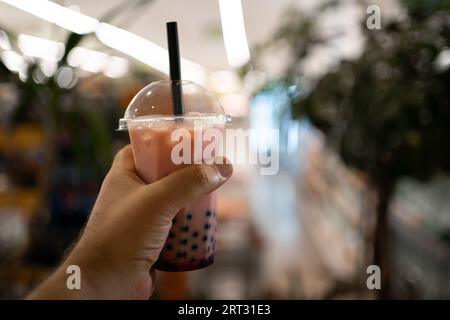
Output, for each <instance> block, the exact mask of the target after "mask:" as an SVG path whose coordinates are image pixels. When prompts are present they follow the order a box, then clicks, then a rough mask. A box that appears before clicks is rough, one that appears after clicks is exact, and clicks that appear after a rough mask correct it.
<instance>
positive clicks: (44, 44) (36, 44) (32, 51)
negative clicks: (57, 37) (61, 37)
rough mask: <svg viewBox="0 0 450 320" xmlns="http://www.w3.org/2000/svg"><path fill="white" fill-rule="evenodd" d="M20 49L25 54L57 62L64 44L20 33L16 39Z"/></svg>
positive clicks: (61, 54)
mask: <svg viewBox="0 0 450 320" xmlns="http://www.w3.org/2000/svg"><path fill="white" fill-rule="evenodd" d="M17 42H18V46H19V49H20V51H22V53H23V54H24V55H25V56H28V57H34V58H39V59H44V60H48V61H53V62H57V61H59V60H61V58H62V56H63V55H64V44H63V43H62V42H57V41H53V40H48V39H43V38H38V37H33V36H29V35H26V34H20V35H19V37H18V39H17Z"/></svg>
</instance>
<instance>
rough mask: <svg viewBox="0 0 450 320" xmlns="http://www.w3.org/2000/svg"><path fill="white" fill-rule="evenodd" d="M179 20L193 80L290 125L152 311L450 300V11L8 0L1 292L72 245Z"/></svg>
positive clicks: (308, 2)
mask: <svg viewBox="0 0 450 320" xmlns="http://www.w3.org/2000/svg"><path fill="white" fill-rule="evenodd" d="M372 5H375V7H373V6H372ZM377 14H379V17H380V18H381V20H380V21H379V22H380V24H381V29H377V28H373V26H374V23H376V20H371V19H373V17H375V16H376V15H377ZM370 17H372V18H370ZM375 18H376V17H375ZM172 20H176V21H178V26H179V33H180V46H181V55H182V57H183V60H182V74H183V77H184V78H185V79H189V80H193V81H196V82H198V83H200V84H202V85H203V86H205V87H207V88H208V89H210V90H211V91H213V92H214V93H215V94H216V95H217V97H218V99H219V100H220V102H221V103H222V105H223V107H224V109H225V112H226V113H228V114H230V115H232V116H233V117H234V118H233V124H232V127H235V128H243V129H247V128H258V129H279V130H280V145H279V146H278V147H277V146H271V144H270V141H269V140H268V141H267V144H266V147H265V148H264V147H263V148H262V149H259V150H250V151H252V152H272V153H273V152H274V151H278V152H279V153H280V170H279V172H278V174H276V175H273V176H261V175H260V174H259V168H258V166H257V165H248V166H247V165H238V166H236V168H235V174H234V176H233V178H232V179H231V180H230V181H229V183H227V184H226V185H225V186H224V187H223V188H222V189H221V190H220V192H219V203H218V218H219V226H220V228H219V236H218V252H217V254H216V260H215V263H214V264H213V265H212V266H211V267H208V268H206V269H203V270H198V271H195V272H189V273H160V277H159V282H158V288H157V291H156V293H155V295H154V297H153V299H175V298H178V299H190V298H194V299H259V298H273V299H313V298H315V299H341V298H342V299H347V298H348V299H353V298H358V299H375V298H380V297H381V298H406V299H409V298H410V299H429V298H450V180H449V178H448V173H449V171H450V1H449V0H442V1H439V0H433V1H431V0H428V1H425V0H424V1H420V0H378V1H375V0H374V1H362V0H361V1H358V0H340V1H317V0H302V1H300V0H277V1H275V0H242V1H240V0H191V1H183V0H164V1H162V0H108V1H106V0H99V1H88V0H60V1H46V0H33V1H31V0H29V1H26V0H24V1H14V0H0V298H2V299H15V298H22V297H23V296H24V295H25V294H26V293H27V292H29V290H31V289H32V288H33V287H34V286H36V284H38V283H39V282H40V281H42V280H43V279H44V278H45V277H46V276H48V275H49V273H50V272H51V271H52V270H53V268H54V267H55V266H56V265H57V264H58V263H59V262H60V260H61V258H62V257H63V256H64V254H65V252H66V250H67V249H68V248H69V246H70V244H71V243H72V242H73V241H75V240H76V238H77V235H78V233H79V231H80V229H81V228H82V226H83V225H84V223H85V221H86V218H87V216H88V214H89V211H90V209H91V208H92V206H93V203H94V202H95V199H96V195H97V192H98V190H99V186H100V184H101V181H102V179H103V177H104V175H105V173H106V172H107V170H108V168H109V166H110V164H111V161H112V158H113V156H114V154H115V152H116V151H117V150H118V149H119V148H120V147H121V146H123V145H125V144H127V143H128V142H129V140H128V135H127V134H126V133H123V132H117V131H116V128H117V125H118V119H119V118H120V117H121V116H122V114H123V112H124V110H125V108H126V107H127V105H128V103H129V102H130V100H131V98H132V97H133V96H134V95H135V94H136V93H137V92H138V91H139V90H140V89H141V88H142V87H144V86H145V85H147V84H148V83H150V82H152V81H155V80H160V79H166V78H167V73H168V61H167V51H166V32H165V23H166V22H167V21H172ZM259 138H260V139H262V142H263V146H264V139H265V138H264V137H259ZM268 139H269V138H268ZM247 147H248V146H247ZM271 148H278V150H271ZM371 264H377V265H379V266H380V267H381V270H382V288H383V290H381V291H371V290H368V289H367V286H366V279H367V277H368V276H369V274H367V272H366V269H367V267H368V266H369V265H371Z"/></svg>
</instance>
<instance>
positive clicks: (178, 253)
mask: <svg viewBox="0 0 450 320" xmlns="http://www.w3.org/2000/svg"><path fill="white" fill-rule="evenodd" d="M184 257H186V252H177V258H178V259H181V258H184Z"/></svg>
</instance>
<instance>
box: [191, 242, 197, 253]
mask: <svg viewBox="0 0 450 320" xmlns="http://www.w3.org/2000/svg"><path fill="white" fill-rule="evenodd" d="M191 248H192V250H194V251H195V250H197V248H198V245H197V244H196V243H194V244H193V245H192V246H191Z"/></svg>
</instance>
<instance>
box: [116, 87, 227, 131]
mask: <svg viewBox="0 0 450 320" xmlns="http://www.w3.org/2000/svg"><path fill="white" fill-rule="evenodd" d="M179 83H181V88H182V92H183V108H184V112H183V114H182V115H175V114H174V109H173V102H172V84H173V82H172V81H169V80H166V81H156V82H152V83H151V84H149V85H148V86H146V87H144V88H143V89H142V90H141V91H139V92H138V93H137V94H136V96H134V98H133V99H132V100H131V102H130V104H129V105H128V107H127V110H126V111H125V115H124V117H123V118H121V119H120V120H119V130H127V129H129V128H131V127H136V126H137V127H146V126H155V125H158V124H159V125H164V124H166V123H167V122H168V121H170V122H173V121H175V120H199V121H202V122H203V123H206V124H212V125H213V124H225V123H229V122H231V117H230V116H228V115H226V114H225V113H224V111H223V108H222V106H221V104H220V102H219V101H218V100H217V98H216V97H215V96H214V95H213V94H212V93H211V92H210V91H208V90H207V89H206V88H204V87H202V86H201V85H199V84H196V83H194V82H191V81H184V80H183V81H179Z"/></svg>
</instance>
